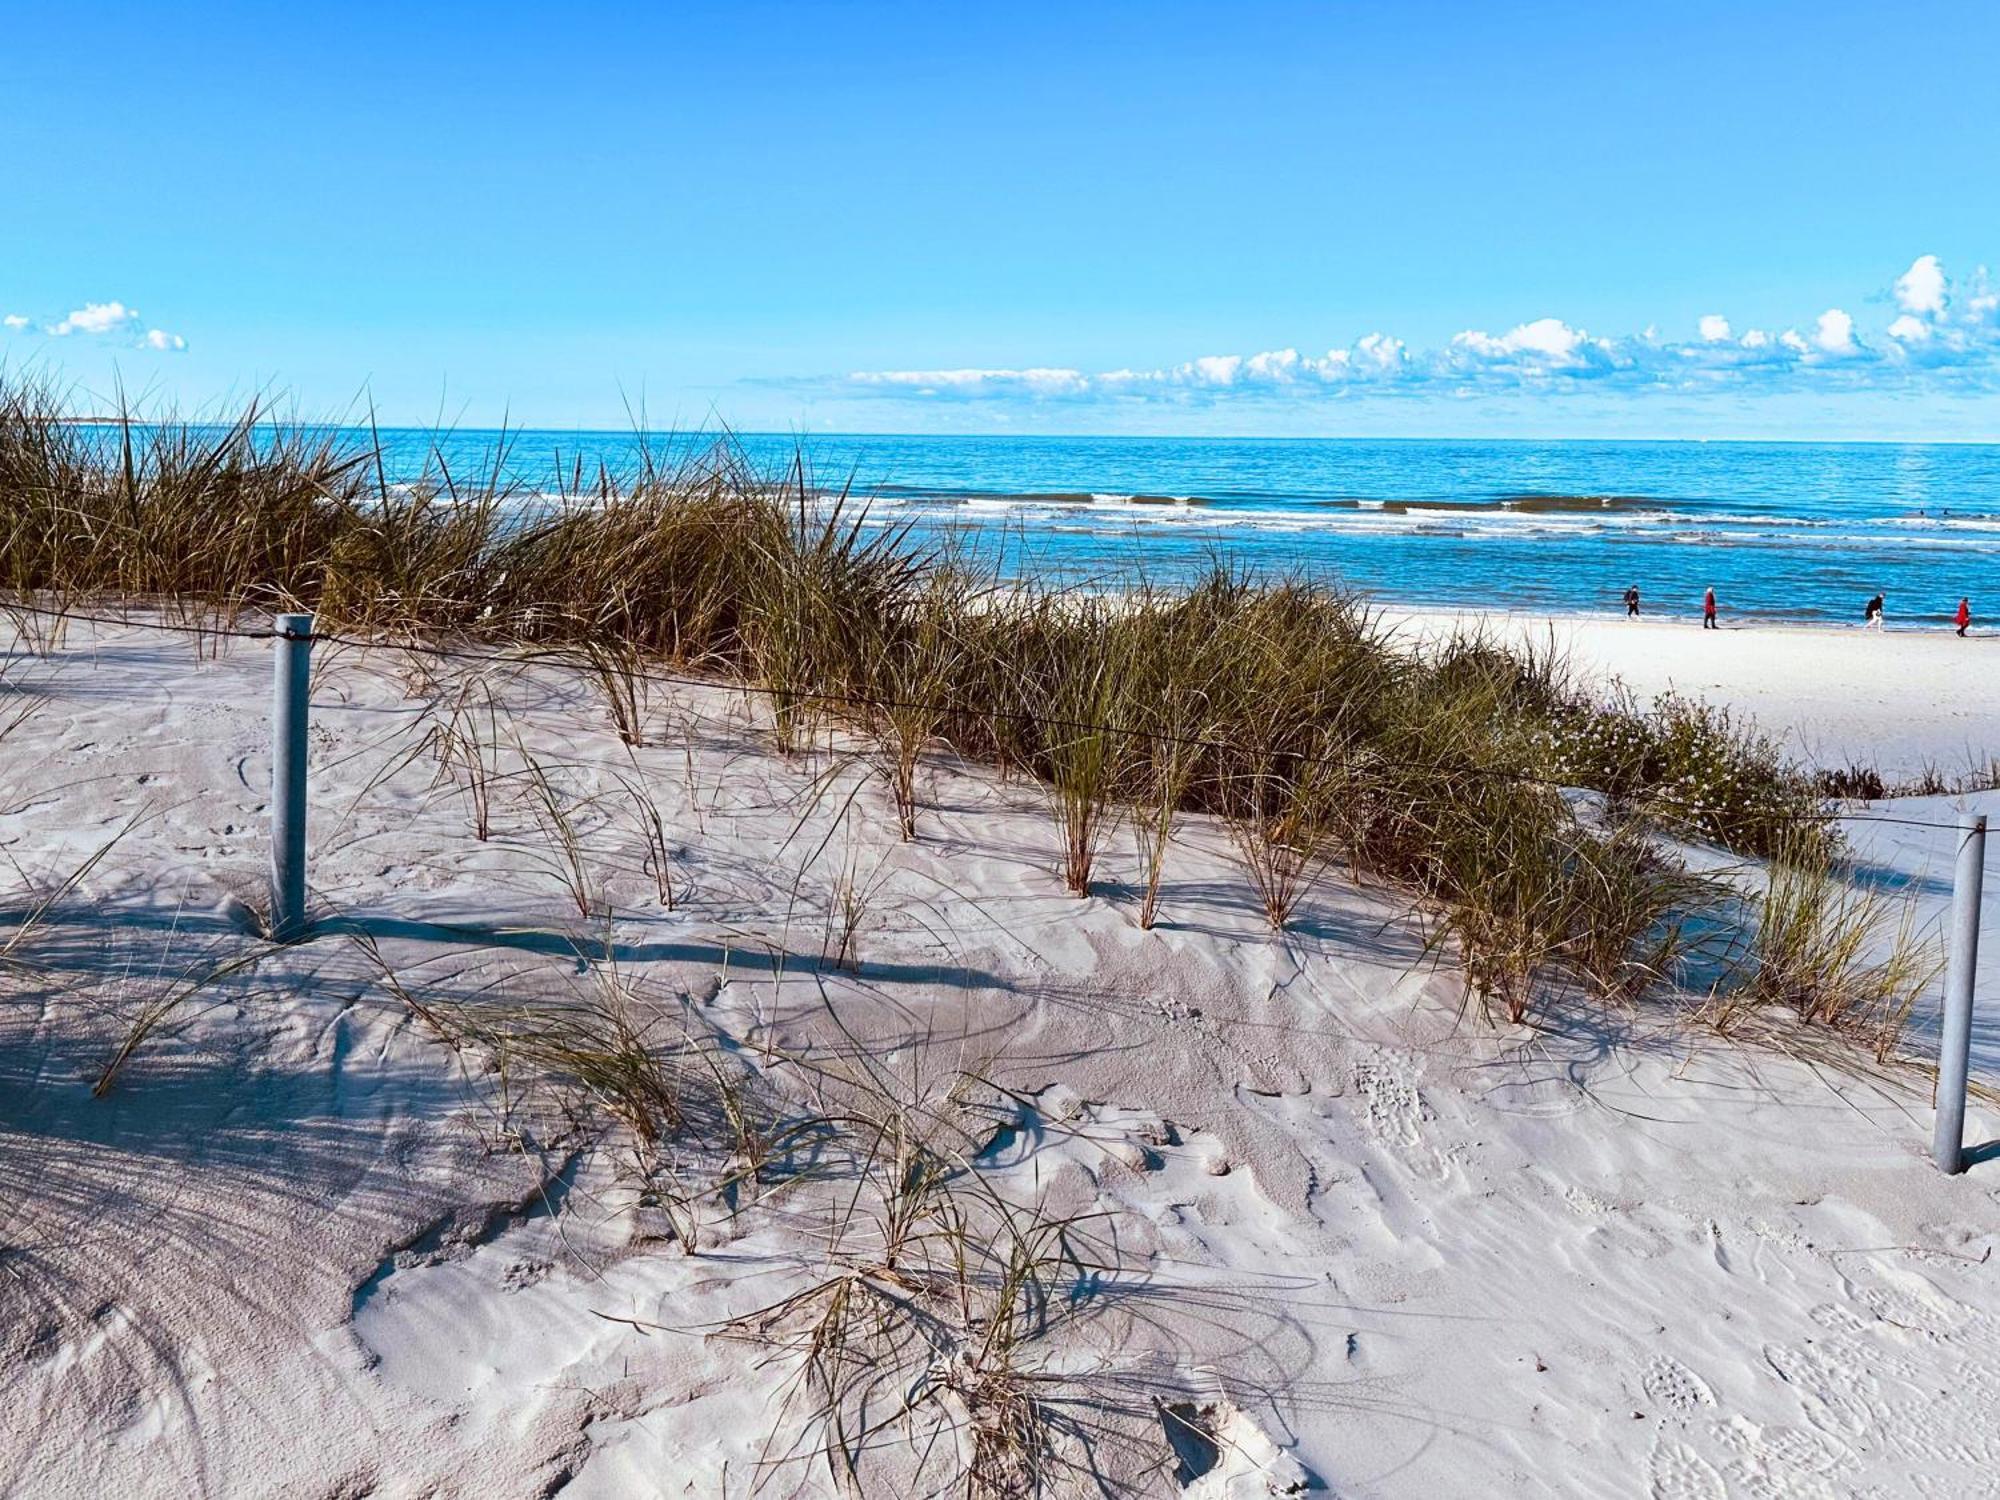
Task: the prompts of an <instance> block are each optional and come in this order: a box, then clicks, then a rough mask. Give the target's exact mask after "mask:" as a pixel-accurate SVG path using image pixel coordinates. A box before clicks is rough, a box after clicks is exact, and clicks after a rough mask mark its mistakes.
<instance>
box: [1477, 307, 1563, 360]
mask: <svg viewBox="0 0 2000 1500" xmlns="http://www.w3.org/2000/svg"><path fill="white" fill-rule="evenodd" d="M1586 338H1587V335H1585V334H1583V333H1580V332H1579V331H1578V330H1576V329H1574V328H1572V327H1570V326H1569V324H1567V323H1565V322H1563V320H1562V319H1561V318H1537V319H1535V321H1534V322H1532V323H1523V324H1521V325H1520V326H1519V327H1517V328H1514V329H1512V330H1510V331H1509V332H1507V333H1503V334H1501V335H1500V337H1498V338H1495V337H1494V336H1493V335H1492V334H1490V333H1481V332H1479V331H1478V330H1477V329H1472V328H1469V329H1467V330H1466V331H1465V332H1464V333H1461V334H1457V335H1455V336H1454V337H1453V338H1452V341H1451V342H1452V347H1454V348H1457V349H1463V350H1466V351H1468V352H1469V353H1472V354H1475V355H1477V356H1479V357H1480V358H1481V359H1505V358H1506V357H1507V356H1508V355H1510V354H1535V355H1540V356H1541V357H1542V358H1544V359H1549V360H1558V361H1560V360H1568V359H1571V358H1573V357H1575V354H1576V351H1577V349H1578V348H1579V347H1580V346H1581V345H1582V344H1583V343H1584V342H1585V341H1586Z"/></svg>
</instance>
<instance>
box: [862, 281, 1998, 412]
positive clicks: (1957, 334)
mask: <svg viewBox="0 0 2000 1500" xmlns="http://www.w3.org/2000/svg"><path fill="white" fill-rule="evenodd" d="M1879 285H1880V284H1879V283H1878V286H1879ZM1890 292H1891V295H1892V296H1893V299H1894V302H1895V305H1896V307H1897V308H1898V309H1899V311H1898V313H1897V315H1896V316H1895V318H1894V319H1893V320H1892V321H1890V322H1888V323H1887V324H1886V326H1884V325H1876V326H1875V327H1874V329H1873V330H1864V329H1863V328H1862V327H1861V325H1860V324H1859V323H1858V322H1857V321H1856V319H1855V318H1854V316H1853V315H1852V314H1851V313H1849V312H1847V311H1846V310H1845V309H1844V308H1839V307H1830V308H1827V309H1826V310H1825V311H1824V312H1822V313H1820V314H1819V315H1818V316H1817V317H1816V318H1813V319H1812V320H1811V321H1810V322H1808V323H1806V324H1804V325H1803V327H1799V326H1794V327H1782V326H1777V327H1773V326H1766V327H1749V328H1745V329H1743V330H1742V331H1741V332H1740V333H1739V332H1738V330H1737V329H1736V327H1735V326H1734V325H1733V324H1732V323H1731V322H1730V320H1729V319H1728V318H1725V317H1723V316H1722V315H1721V314H1720V313H1710V314H1708V315H1706V316H1704V317H1702V318H1701V319H1700V320H1699V321H1698V323H1697V325H1696V328H1697V333H1698V337H1696V338H1694V339H1690V340H1672V339H1662V338H1660V337H1659V336H1658V335H1657V333H1656V332H1655V330H1654V329H1652V328H1651V327H1648V328H1647V329H1646V331H1645V332H1643V333H1639V334H1624V335H1601V334H1595V333H1592V332H1590V331H1589V330H1587V329H1584V328H1581V327H1578V326H1576V325H1574V324H1572V323H1569V322H1567V321H1565V320H1564V319H1562V318H1560V317H1555V316H1546V317H1538V318H1534V319H1531V320H1530V321H1528V322H1525V323H1519V324H1516V325H1515V326H1513V327H1512V328H1509V329H1507V330H1506V331H1505V332H1502V333H1490V332H1487V331H1485V330H1482V329H1476V328H1468V329H1466V330H1464V331H1463V332H1461V333H1458V334H1456V335H1454V336H1453V337H1452V338H1450V339H1449V340H1447V341H1446V342H1445V343H1444V344H1442V345H1440V346H1437V347H1433V348H1413V347H1411V346H1410V345H1408V344H1406V343H1405V342H1404V341H1403V340H1401V339H1398V338H1396V337H1394V336H1393V335H1391V334H1388V333H1383V332H1372V333H1368V334H1365V335H1363V336H1362V337H1360V338H1357V339H1355V340H1354V341H1353V342H1352V343H1349V344H1344V345H1336V346H1334V347H1332V348H1330V349H1327V350H1326V351H1325V352H1324V353H1317V354H1316V353H1309V352H1306V351H1303V350H1301V349H1299V348H1297V347H1285V348H1280V349H1271V350H1266V351H1263V352H1261V353H1249V354H1205V355H1200V356H1198V357H1195V358H1191V359H1188V360H1185V361H1183V362H1181V363H1179V364H1173V365H1164V366H1160V367H1156V368H1152V369H1130V368H1125V369H1116V370H1107V371H1103V372H1096V373H1093V372H1089V371H1085V370H1079V369H1074V368H1070V367H1030V368H1026V369H967V370H878V371H866V372H861V373H857V374H855V375H852V376H850V377H848V378H847V379H846V380H845V381H843V382H840V384H841V385H843V386H844V388H845V389H847V390H848V391H850V392H854V391H873V392H876V393H878V394H892V393H893V394H899V395H904V396H909V395H921V396H924V397H926V398H928V399H938V400H943V399H959V400H978V399H987V398H1007V397H1013V398H1019V399H1031V400H1036V401H1049V402H1072V403H1083V402H1090V401H1100V400H1101V401H1117V400H1158V401H1178V402H1183V403H1200V402H1221V401H1226V400H1238V399H1256V398H1259V397H1261V398H1265V399H1281V398H1290V399H1311V398H1324V397H1328V396H1344V395H1350V394H1351V395H1356V396H1361V395H1424V394H1431V395H1450V396H1477V395H1482V394H1488V393H1505V392H1520V391H1582V390H1623V391H1672V392H1682V393H1699V392H1705V391H1718V390H1731V391H1757V390H1770V391H1780V390H1855V389H1894V388H1910V389H1928V388H1940V387H1949V388H1952V389H1957V390H1993V391H2000V290H1996V289H1995V287H1994V285H1993V284H1992V282H1991V280H1990V279H1989V277H1988V275H1987V272H1986V271H1985V269H1984V268H1983V267H1982V268H1980V269H1978V270H1976V271H1974V272H1973V273H1972V274H1971V275H1969V276H1967V277H1964V278H1961V279H1959V280H1954V279H1952V278H1951V277H1949V276H1948V275H1947V274H1946V272H1945V268H1944V266H1943V265H1942V264H1941V263H1940V262H1939V261H1938V258H1937V257H1936V256H1934V255H1922V256H1919V257H1917V259H1916V260H1915V261H1913V262H1912V263H1911V265H1910V267H1909V269H1908V270H1907V271H1905V272H1904V273H1903V274H1902V275H1901V276H1899V277H1897V278H1895V280H1894V282H1893V284H1892V286H1891V288H1890Z"/></svg>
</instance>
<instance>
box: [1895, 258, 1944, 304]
mask: <svg viewBox="0 0 2000 1500" xmlns="http://www.w3.org/2000/svg"><path fill="white" fill-rule="evenodd" d="M1944 290H1945V280H1944V267H1943V266H1942V265H1940V264H1939V263H1938V258H1937V257H1936V256H1935V255H1919V256H1918V257H1917V258H1916V259H1915V260H1913V261H1911V262H1910V269H1909V270H1907V271H1905V272H1904V273H1903V274H1902V275H1901V276H1898V277H1897V278H1896V306H1898V307H1900V308H1902V310H1903V311H1904V312H1906V313H1915V314H1916V315H1917V316H1919V317H1923V316H1926V315H1928V316H1935V315H1936V314H1938V313H1941V312H1943V311H1944Z"/></svg>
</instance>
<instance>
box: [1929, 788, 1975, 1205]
mask: <svg viewBox="0 0 2000 1500" xmlns="http://www.w3.org/2000/svg"><path fill="white" fill-rule="evenodd" d="M1985 868H1986V814H1985V813H1960V814H1959V817H1958V869H1957V873H1956V874H1955V875H1954V877H1953V879H1952V883H1951V953H1950V956H1949V957H1948V958H1947V960H1946V963H1945V971H1944V1024H1943V1025H1942V1027H1940V1028H1939V1033H1938V1080H1937V1133H1936V1134H1935V1135H1934V1136H1932V1138H1931V1160H1932V1161H1934V1162H1936V1163H1937V1168H1938V1170H1939V1171H1940V1172H1945V1173H1955V1172H1963V1171H1964V1170H1965V1075H1966V1071H1967V1069H1968V1067H1969V1065H1970V1059H1971V1053H1972V976H1973V973H1974V971H1975V970H1976V969H1977V967H1978V963H1979V883H1980V876H1981V874H1982V873H1983V872H1984V870H1985Z"/></svg>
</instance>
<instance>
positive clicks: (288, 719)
mask: <svg viewBox="0 0 2000 1500" xmlns="http://www.w3.org/2000/svg"><path fill="white" fill-rule="evenodd" d="M272 627H273V629H274V630H275V631H276V632H277V637H278V651H277V676H276V679H275V692H274V693H273V696H272V699H271V936H272V937H273V938H274V939H275V940H277V941H278V942H281V943H289V942H293V941H295V940H296V939H298V938H301V937H303V936H305V930H306V706H307V702H308V699H309V696H310V692H309V684H310V681H311V676H312V671H311V668H312V629H313V617H312V616H311V615H279V616H278V617H277V618H276V619H275V620H273V621H272Z"/></svg>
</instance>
